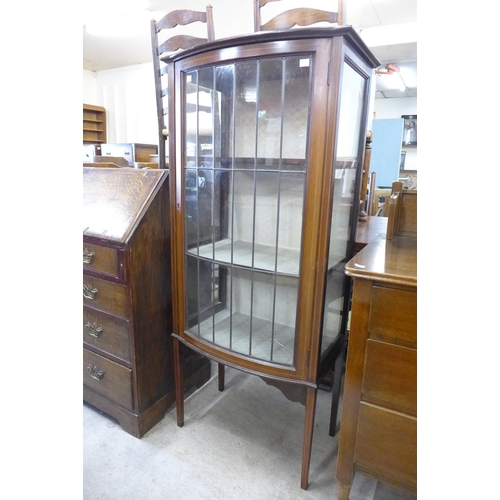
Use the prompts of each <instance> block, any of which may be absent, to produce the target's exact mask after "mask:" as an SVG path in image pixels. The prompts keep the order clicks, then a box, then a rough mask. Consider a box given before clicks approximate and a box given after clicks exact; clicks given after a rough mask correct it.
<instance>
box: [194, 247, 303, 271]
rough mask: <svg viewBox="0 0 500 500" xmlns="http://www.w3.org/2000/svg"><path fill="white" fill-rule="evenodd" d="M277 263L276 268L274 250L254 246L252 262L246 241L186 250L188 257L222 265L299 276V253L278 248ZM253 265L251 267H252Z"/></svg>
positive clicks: (250, 250) (249, 248)
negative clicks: (197, 257)
mask: <svg viewBox="0 0 500 500" xmlns="http://www.w3.org/2000/svg"><path fill="white" fill-rule="evenodd" d="M278 252H279V253H278V262H277V266H276V248H275V247H272V246H269V245H260V244H255V245H254V252H253V262H252V243H251V242H247V241H234V242H233V243H232V251H231V240H229V239H224V240H220V241H217V242H216V243H215V245H212V244H209V245H203V246H200V247H199V249H198V253H197V251H196V248H194V249H190V250H188V253H189V254H190V255H198V256H199V257H201V258H204V259H207V260H214V261H217V262H220V263H222V264H228V265H231V264H233V265H235V266H241V267H245V268H249V269H256V270H262V271H268V272H276V273H278V274H280V275H286V276H293V277H298V276H299V265H300V252H299V251H298V250H293V249H289V248H287V249H284V248H279V250H278ZM252 264H253V265H252Z"/></svg>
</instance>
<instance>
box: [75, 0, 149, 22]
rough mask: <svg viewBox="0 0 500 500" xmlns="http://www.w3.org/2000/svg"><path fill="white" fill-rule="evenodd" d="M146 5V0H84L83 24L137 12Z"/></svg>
mask: <svg viewBox="0 0 500 500" xmlns="http://www.w3.org/2000/svg"><path fill="white" fill-rule="evenodd" d="M147 7H148V2H147V1H146V0H84V1H83V24H84V25H87V24H91V23H95V22H97V21H103V20H105V19H108V20H109V19H112V18H114V17H119V16H122V15H125V14H131V13H133V12H139V11H141V10H145V9H147Z"/></svg>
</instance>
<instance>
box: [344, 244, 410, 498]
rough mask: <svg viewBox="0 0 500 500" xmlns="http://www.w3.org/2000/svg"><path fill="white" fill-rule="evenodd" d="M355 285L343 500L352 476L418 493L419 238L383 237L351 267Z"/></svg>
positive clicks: (347, 378)
mask: <svg viewBox="0 0 500 500" xmlns="http://www.w3.org/2000/svg"><path fill="white" fill-rule="evenodd" d="M345 272H346V274H347V275H349V276H351V277H352V278H353V279H354V288H353V299H352V313H351V326H350V333H349V343H348V353H347V364H346V375H345V382H344V394H343V404H342V418H341V423H340V437H339V452H338V460H337V480H338V482H339V493H338V498H339V500H348V499H349V491H350V488H351V484H352V481H353V477H354V471H355V469H356V470H360V471H363V472H365V473H367V474H369V475H371V476H374V477H376V478H377V479H379V480H381V481H384V482H387V483H390V484H393V485H395V486H398V487H402V488H405V489H409V490H412V491H416V488H417V238H411V237H396V238H394V239H392V240H387V239H385V237H384V236H378V237H377V238H375V239H374V240H373V241H372V242H371V243H369V244H368V245H367V246H366V247H365V248H363V249H362V250H361V251H360V252H359V253H358V254H357V255H355V256H354V258H353V259H351V260H350V261H349V262H348V263H347V265H346V271H345Z"/></svg>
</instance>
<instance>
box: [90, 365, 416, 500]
mask: <svg viewBox="0 0 500 500" xmlns="http://www.w3.org/2000/svg"><path fill="white" fill-rule="evenodd" d="M213 372H214V370H213ZM330 401H331V393H330V392H327V391H323V390H319V391H318V398H317V406H316V419H315V429H314V441H313V450H312V458H311V468H310V473H309V488H308V490H307V491H304V490H302V489H301V488H300V470H301V453H302V433H303V421H304V412H305V409H304V407H303V406H302V405H301V404H300V403H293V402H291V401H289V400H288V399H286V398H285V397H284V396H283V395H282V393H281V392H280V391H279V390H278V389H276V388H274V387H271V386H268V385H267V384H266V383H265V382H264V381H263V380H261V379H260V378H259V377H257V376H253V375H247V374H245V373H243V372H240V371H238V370H234V369H231V368H226V389H225V391H224V392H219V391H218V390H217V379H216V378H214V377H213V378H212V379H211V380H210V381H209V382H208V383H207V384H205V385H204V386H203V387H202V388H201V389H199V390H198V391H196V392H195V393H194V394H192V395H191V396H189V397H188V398H187V399H186V403H185V425H184V427H182V428H179V427H177V424H176V415H175V408H172V409H170V410H169V412H168V413H167V414H166V416H165V418H164V419H163V420H162V421H161V422H160V423H159V424H157V425H156V426H155V427H154V428H153V429H151V430H150V431H149V432H148V433H147V434H146V435H145V436H143V437H142V439H137V438H134V437H132V436H131V435H129V434H127V433H126V432H124V431H123V430H122V428H121V427H120V425H119V424H118V423H117V422H116V421H115V420H114V419H112V418H111V417H109V416H107V415H105V414H103V413H102V412H100V411H99V410H97V409H96V408H94V407H92V406H90V405H87V404H85V403H84V407H83V499H84V500H96V499H101V500H160V499H161V500H170V499H172V500H173V499H175V500H205V499H219V500H221V499H223V500H233V499H234V500H236V499H237V500H241V499H249V500H252V499H258V500H274V499H276V500H284V499H286V500H288V499H293V500H295V499H297V500H300V499H329V500H331V499H334V498H336V491H337V482H336V479H335V467H336V461H337V447H338V435H337V436H335V437H330V436H329V435H328V426H329V412H330ZM415 499H416V495H411V494H408V493H406V492H402V491H399V490H396V489H394V488H390V487H388V486H386V485H383V484H382V483H378V482H377V481H375V480H374V479H372V478H370V477H368V476H366V475H364V474H361V473H359V472H358V473H356V475H355V480H354V483H353V486H352V490H351V500H415Z"/></svg>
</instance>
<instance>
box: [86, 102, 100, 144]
mask: <svg viewBox="0 0 500 500" xmlns="http://www.w3.org/2000/svg"><path fill="white" fill-rule="evenodd" d="M105 142H106V110H105V109H104V108H103V107H101V106H93V105H91V104H84V105H83V143H84V144H89V143H90V144H96V143H99V144H101V143H105Z"/></svg>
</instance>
